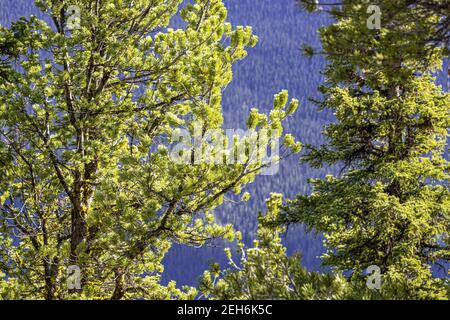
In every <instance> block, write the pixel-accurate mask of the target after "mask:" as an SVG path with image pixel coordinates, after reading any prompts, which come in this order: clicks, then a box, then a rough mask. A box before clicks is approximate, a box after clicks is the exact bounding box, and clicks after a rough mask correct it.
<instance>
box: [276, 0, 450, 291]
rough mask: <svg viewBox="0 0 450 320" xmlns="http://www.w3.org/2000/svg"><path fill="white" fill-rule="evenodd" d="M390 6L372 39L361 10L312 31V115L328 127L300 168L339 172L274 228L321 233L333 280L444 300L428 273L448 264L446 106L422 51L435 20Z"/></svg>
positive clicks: (437, 57) (355, 6) (437, 60)
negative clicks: (371, 274) (318, 113)
mask: <svg viewBox="0 0 450 320" xmlns="http://www.w3.org/2000/svg"><path fill="white" fill-rule="evenodd" d="M397 3H398V2H397V1H387V0H386V1H381V3H379V5H380V7H381V8H382V12H383V16H386V17H389V18H388V19H387V20H385V21H384V22H383V24H382V28H381V30H370V29H368V28H367V26H366V19H367V15H365V10H366V6H364V5H363V2H361V1H351V2H350V1H344V5H343V6H342V8H341V10H339V11H338V12H335V17H336V19H337V21H336V22H335V23H334V24H332V25H330V26H327V27H324V28H322V29H321V30H320V34H321V40H322V44H323V48H324V52H325V55H326V57H327V59H328V61H329V65H328V67H327V69H326V72H325V75H326V77H327V79H326V84H325V85H324V86H322V87H321V91H322V92H323V94H324V95H325V99H324V100H323V101H322V103H321V105H320V106H321V108H325V109H329V110H331V111H333V113H334V115H335V116H336V118H337V123H334V124H329V125H327V126H326V127H325V130H324V135H325V136H326V137H327V139H328V142H327V143H326V144H324V145H322V146H321V147H319V148H316V147H313V146H308V149H309V151H308V152H307V153H306V154H305V156H304V157H303V160H304V161H306V162H308V163H310V164H311V165H312V166H314V167H321V166H323V165H324V164H342V165H343V166H344V168H343V170H342V174H341V175H339V176H337V177H334V176H331V175H330V176H327V177H326V178H325V179H318V180H312V181H311V183H312V186H313V188H314V191H313V193H312V194H311V195H309V196H305V195H299V196H298V197H297V198H296V199H295V200H293V201H292V202H291V203H290V204H289V205H288V206H287V207H286V209H285V212H284V214H283V216H282V218H281V219H280V220H281V221H282V222H283V223H288V224H289V223H295V222H302V223H304V224H305V225H306V226H307V227H308V228H309V229H310V230H315V231H318V232H323V233H324V235H325V237H326V241H325V242H326V246H327V248H328V252H327V253H326V254H325V255H324V256H323V261H324V263H325V264H327V265H331V266H333V267H335V268H336V269H337V270H341V271H344V270H347V271H348V270H349V271H352V272H353V274H354V275H355V276H357V275H358V274H362V273H363V271H364V270H365V269H366V268H367V267H369V266H370V265H377V266H379V267H380V268H381V271H382V273H383V276H384V279H385V281H386V282H387V283H390V282H392V283H398V282H401V283H404V284H405V285H406V293H407V296H408V297H410V298H446V297H448V292H447V291H446V290H447V288H446V287H445V284H444V281H443V280H441V279H435V278H433V276H432V274H431V265H432V264H434V263H437V262H439V263H444V264H445V263H448V262H449V261H450V247H449V244H450V241H449V239H450V238H449V231H450V219H449V212H450V202H449V200H450V193H449V189H448V184H447V181H448V179H449V178H450V177H449V175H448V169H449V162H448V161H447V160H446V159H445V158H444V151H445V145H446V139H447V130H448V127H449V118H448V114H449V111H450V109H449V108H450V96H449V95H448V94H446V93H444V92H442V89H441V88H440V87H438V86H437V85H436V84H435V83H434V79H433V78H431V76H430V74H431V72H432V71H434V70H436V69H438V68H440V67H441V64H442V58H443V54H444V51H443V50H442V48H441V47H436V46H432V45H430V43H429V38H430V37H431V35H432V34H433V32H434V31H435V25H436V24H435V23H436V21H438V20H439V17H438V16H437V15H427V16H422V15H418V19H414V20H410V19H409V17H410V16H411V14H412V15H414V12H415V11H414V10H413V9H412V10H411V11H409V10H404V11H403V12H400V13H398V12H397V9H398V8H397ZM393 13H398V14H397V15H395V16H393ZM414 16H415V15H414Z"/></svg>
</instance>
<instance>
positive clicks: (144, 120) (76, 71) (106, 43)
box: [0, 0, 298, 299]
mask: <svg viewBox="0 0 450 320" xmlns="http://www.w3.org/2000/svg"><path fill="white" fill-rule="evenodd" d="M181 2H182V1H181V0H157V1H152V2H151V3H149V2H148V1H147V0H138V1H136V0H133V1H131V0H121V1H115V0H106V1H103V3H102V6H101V7H98V8H94V7H92V2H91V1H88V0H77V1H70V2H69V1H58V2H54V1H45V0H39V1H36V4H37V5H38V7H39V8H40V9H41V10H42V12H43V13H46V14H48V15H49V16H50V17H51V19H52V21H53V23H54V25H53V26H50V25H48V24H47V23H46V22H44V21H42V20H39V19H37V18H36V17H33V16H31V17H29V18H21V19H19V20H18V21H15V22H14V23H13V24H12V25H11V27H10V28H2V29H1V30H0V43H4V42H5V41H6V40H8V41H10V40H12V41H13V42H14V43H15V46H14V56H13V55H12V54H11V53H8V52H5V53H4V54H5V55H6V56H7V57H8V59H9V60H8V61H12V59H13V57H17V63H16V64H11V69H10V71H9V73H10V74H11V75H12V76H13V77H9V78H3V77H2V78H1V82H0V174H1V177H0V200H1V203H0V248H1V250H0V271H2V276H1V280H0V290H1V291H0V295H1V296H2V297H5V298H7V297H16V298H44V299H78V298H83V299H105V298H111V299H121V298H126V299H131V298H146V299H170V298H183V299H188V298H193V297H194V296H195V295H196V291H195V290H194V289H192V288H183V289H182V290H180V289H178V288H177V287H176V285H175V283H173V282H171V283H170V284H169V285H166V286H162V285H161V284H160V277H161V273H162V272H163V269H164V266H163V264H162V259H163V258H164V256H165V254H166V253H167V251H168V250H169V248H170V247H171V245H172V243H174V242H177V243H181V244H187V245H196V246H200V245H202V244H204V243H205V242H207V241H209V240H211V239H213V238H217V237H223V238H225V239H228V240H231V239H233V237H234V232H233V229H232V226H231V225H222V224H220V223H218V222H216V221H215V219H214V215H213V209H215V208H216V207H217V206H219V205H220V204H222V203H223V201H224V195H226V194H227V193H228V192H231V191H235V192H237V193H239V192H240V189H241V187H242V186H243V185H245V184H248V183H251V182H252V181H253V180H254V178H255V176H256V175H257V174H258V172H259V171H260V169H262V168H263V167H264V166H265V165H266V164H265V163H262V162H261V161H259V162H252V161H250V157H249V156H248V155H246V157H245V158H244V162H243V163H239V164H233V165H230V164H226V163H223V164H211V163H199V164H196V165H192V164H189V163H187V164H178V163H176V162H174V161H173V159H171V157H170V155H169V153H168V150H167V147H166V145H165V143H167V142H168V137H170V136H171V135H172V134H173V133H174V131H175V130H177V129H179V128H180V127H181V128H183V129H186V130H188V131H191V132H192V130H194V129H195V127H196V125H197V124H199V123H200V124H201V125H202V129H203V130H204V131H207V130H208V129H218V128H221V126H222V111H221V99H222V90H223V89H224V88H225V87H226V86H227V85H228V84H229V83H230V81H231V78H232V70H231V68H232V65H233V63H235V62H236V61H238V60H240V59H243V58H244V57H245V56H246V55H247V48H248V47H251V46H254V45H255V44H256V42H257V38H256V37H255V36H253V35H252V30H251V28H249V27H237V28H233V27H232V26H231V25H230V23H228V22H227V21H226V17H227V10H226V8H225V6H224V5H223V3H222V1H221V0H197V1H195V2H194V3H193V4H187V5H186V6H185V7H184V8H182V9H181V10H179V5H180V3H181ZM131 3H132V5H131ZM68 5H77V6H78V7H79V8H80V15H81V16H80V18H81V19H80V26H79V27H76V28H74V29H72V30H69V29H68V27H67V23H66V22H67V19H68V17H67V16H65V14H64V12H65V10H66V9H67V7H68ZM177 12H180V15H181V17H182V18H183V20H184V22H185V26H184V27H183V28H181V29H176V30H174V29H171V28H167V27H168V25H169V22H170V20H171V18H172V17H173V16H174V15H176V14H177ZM166 28H167V29H166ZM162 30H164V31H162ZM228 40H230V41H228ZM12 66H14V67H12ZM282 96H283V101H282V102H284V100H286V99H287V93H285V92H283V93H282ZM286 103H287V100H286ZM292 103H294V104H295V102H292ZM256 112H257V111H256ZM289 113H292V108H291V109H290V111H289ZM286 116H287V114H286V111H285V106H280V108H279V109H277V110H276V112H274V116H273V117H271V119H270V120H268V119H267V117H265V116H264V115H262V114H259V113H258V119H259V121H258V124H257V125H258V132H260V131H261V130H268V129H270V128H272V127H274V128H276V129H278V130H279V134H280V135H281V129H282V128H281V122H282V121H283V119H285V118H286ZM264 119H265V121H263V120H264ZM274 138H276V137H271V138H269V139H268V140H267V141H265V142H266V143H267V144H269V143H272V140H271V139H274ZM289 142H290V143H291V145H290V146H287V149H288V150H292V151H297V150H298V145H297V144H296V143H295V142H293V143H292V141H289ZM244 143H245V141H244ZM289 152H291V151H289ZM246 198H248V196H247V195H245V196H244V200H245V199H246ZM69 265H77V266H79V267H80V269H81V276H82V277H81V285H82V289H81V290H68V288H67V286H66V280H67V276H68V274H67V267H68V266H69Z"/></svg>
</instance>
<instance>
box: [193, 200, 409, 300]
mask: <svg viewBox="0 0 450 320" xmlns="http://www.w3.org/2000/svg"><path fill="white" fill-rule="evenodd" d="M281 205H282V203H281V195H279V194H272V195H271V198H270V199H269V200H268V201H267V208H268V212H267V214H266V215H265V216H260V218H259V228H258V239H257V240H255V241H254V245H253V247H251V248H247V247H245V245H244V244H243V243H242V242H241V241H239V242H238V244H237V248H238V249H237V251H238V253H239V254H240V256H241V259H240V262H239V263H236V262H235V261H234V260H233V256H232V253H231V249H227V250H226V254H227V256H228V258H229V267H228V268H227V269H225V270H221V269H220V266H219V265H217V264H213V265H212V266H211V269H210V270H208V271H205V272H204V274H203V276H202V277H201V279H200V291H201V292H202V294H203V295H204V296H205V297H206V298H209V299H222V300H254V299H286V300H296V299H300V300H305V299H306V300H325V299H326V300H342V299H352V300H354V299H358V300H361V299H364V300H368V299H409V298H411V295H410V292H409V291H408V286H407V285H406V284H405V283H404V282H402V281H401V280H399V279H390V278H384V279H383V280H384V281H383V287H382V288H381V290H378V289H370V288H369V287H368V286H367V285H366V280H365V276H364V277H362V276H361V275H354V276H353V277H351V278H350V279H347V278H346V277H344V276H343V275H342V274H339V273H338V274H332V273H325V274H323V273H318V272H310V271H307V270H306V268H304V267H302V265H301V256H300V255H299V254H294V255H292V256H288V255H287V254H286V248H285V247H284V246H283V244H282V243H281V235H282V234H283V232H284V228H282V227H279V226H277V223H276V222H277V220H278V219H279V214H280V208H281Z"/></svg>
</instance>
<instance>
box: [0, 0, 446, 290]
mask: <svg viewBox="0 0 450 320" xmlns="http://www.w3.org/2000/svg"><path fill="white" fill-rule="evenodd" d="M224 2H225V4H226V6H227V8H228V20H229V21H230V22H231V23H232V24H233V25H234V26H236V25H249V26H252V27H253V30H254V33H255V34H256V35H258V37H259V40H260V41H259V44H258V45H257V46H256V47H255V48H253V49H251V50H250V51H249V55H248V57H247V58H245V59H244V60H243V61H241V62H239V63H237V64H236V65H235V66H234V69H233V81H232V83H231V85H230V86H229V87H228V88H227V89H226V90H225V91H224V93H223V112H224V118H225V123H224V127H225V128H232V129H238V128H242V129H245V123H246V121H247V118H248V114H249V112H250V109H251V108H253V107H258V108H259V109H260V110H261V111H266V112H268V111H269V110H270V108H271V104H272V101H273V95H274V94H275V93H277V92H279V91H280V90H282V89H287V90H288V91H289V94H290V96H291V97H295V98H297V99H299V100H300V101H301V105H300V107H299V109H298V110H297V112H296V114H295V116H294V117H292V118H291V119H289V120H288V123H287V126H286V129H287V131H288V132H290V133H292V134H293V135H294V136H295V137H296V138H297V139H299V140H300V141H301V142H303V143H313V144H318V143H320V142H321V141H323V140H322V139H323V138H322V137H321V131H322V127H323V125H324V124H326V123H329V122H331V121H333V116H332V114H330V113H329V112H327V111H318V110H317V108H316V106H315V105H314V104H313V103H311V102H309V101H308V98H320V94H319V92H318V90H317V87H318V86H319V85H320V84H321V82H322V81H323V80H324V79H323V76H322V74H321V71H322V70H323V68H324V66H325V63H326V61H324V59H323V58H322V57H320V56H315V57H313V58H312V59H310V58H307V57H304V56H303V55H302V53H301V50H300V46H301V44H302V43H308V44H310V45H312V46H313V47H319V46H320V44H319V41H318V34H317V29H318V28H319V27H320V26H321V25H324V24H327V23H330V20H329V17H328V16H327V14H326V13H321V12H317V13H315V14H309V13H306V12H303V11H302V10H300V9H299V7H298V5H297V4H296V1H295V0H224ZM33 3H34V0H0V23H1V24H2V25H4V26H7V25H9V23H10V22H11V21H14V20H16V19H18V18H19V17H21V16H29V15H30V14H35V15H38V16H40V14H39V13H38V12H37V10H36V8H35V7H34V6H33ZM175 24H176V23H175ZM438 81H439V82H440V83H441V84H443V86H444V89H446V90H448V76H446V75H445V74H444V73H440V74H439V75H438ZM333 173H334V174H335V173H337V168H324V169H321V170H316V169H311V168H309V167H308V166H307V165H302V164H300V163H299V161H298V156H295V157H291V158H289V159H286V160H285V161H283V162H282V163H281V166H280V170H279V172H278V173H277V174H275V175H272V176H259V177H258V178H257V179H256V181H255V183H253V184H252V185H250V187H248V188H247V189H245V190H242V191H248V192H250V194H251V196H252V198H251V200H250V201H248V202H244V203H232V202H229V203H225V204H224V205H222V206H221V207H220V208H218V209H217V210H216V213H217V216H218V219H219V220H220V221H223V222H224V223H232V224H233V225H234V226H235V228H236V229H238V230H240V231H242V233H243V236H244V240H245V242H246V243H248V244H249V243H251V241H252V240H253V239H254V232H255V228H256V225H257V215H258V212H264V211H265V199H266V198H268V196H269V194H270V192H279V193H282V194H283V195H284V198H285V199H288V198H292V197H294V196H295V195H296V194H298V193H308V192H310V188H309V186H308V183H307V179H308V178H315V177H323V176H324V175H326V174H333ZM284 243H285V244H286V246H287V248H288V250H289V253H292V252H294V251H298V252H301V253H302V254H303V264H304V265H305V266H306V267H307V268H308V269H310V270H320V269H321V267H320V259H319V256H320V255H321V253H322V252H323V246H322V238H321V237H320V235H313V234H307V233H306V232H305V231H304V230H303V228H301V227H296V228H290V229H289V230H288V232H287V234H286V235H285V239H284ZM225 246H228V244H224V243H221V242H220V241H218V242H216V243H213V244H209V245H207V246H205V247H202V248H191V247H186V246H182V245H174V246H173V247H172V249H171V251H170V252H169V254H168V255H167V256H166V258H165V263H164V264H165V268H166V269H165V272H164V282H167V281H169V280H175V281H177V282H178V284H179V285H184V284H186V285H196V284H197V279H198V277H199V276H200V275H201V274H202V272H203V271H204V270H205V269H207V268H208V266H209V264H210V263H211V262H212V261H216V262H220V263H221V264H222V265H225V264H226V263H227V261H226V258H225V254H224V251H223V249H224V247H225Z"/></svg>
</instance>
